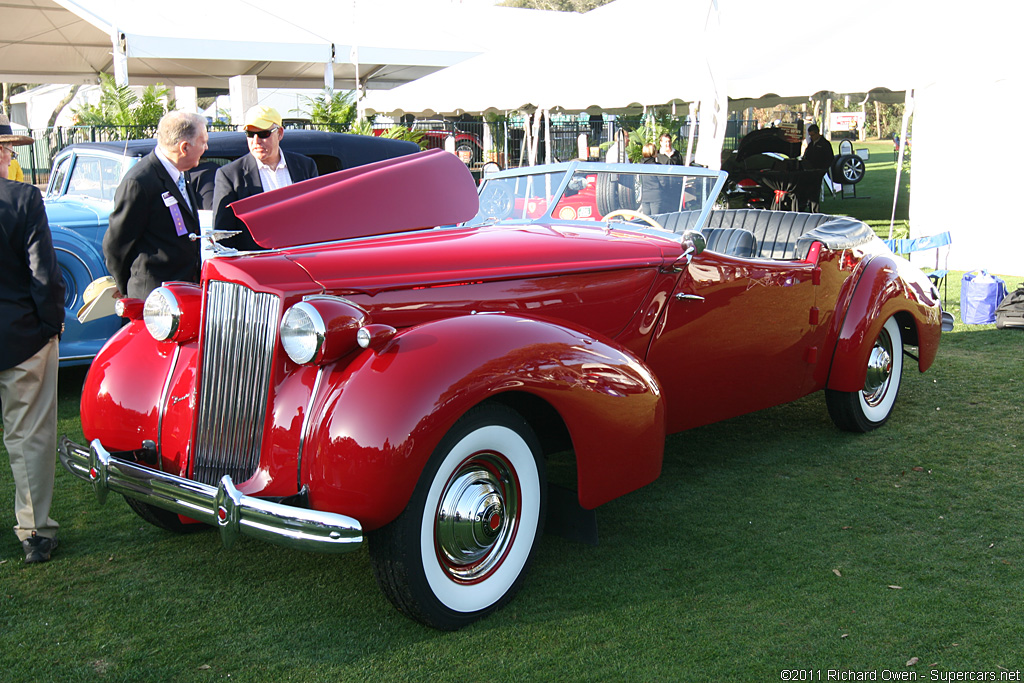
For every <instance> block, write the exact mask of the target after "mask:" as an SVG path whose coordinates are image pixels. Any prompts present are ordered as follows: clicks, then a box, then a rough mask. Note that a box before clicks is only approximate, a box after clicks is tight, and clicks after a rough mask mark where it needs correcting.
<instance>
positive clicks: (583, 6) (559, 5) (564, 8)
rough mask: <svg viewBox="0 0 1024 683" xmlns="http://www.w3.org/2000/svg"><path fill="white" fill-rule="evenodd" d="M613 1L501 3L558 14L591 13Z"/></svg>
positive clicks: (514, 0)
mask: <svg viewBox="0 0 1024 683" xmlns="http://www.w3.org/2000/svg"><path fill="white" fill-rule="evenodd" d="M611 1H612V0H504V2H499V3H498V4H499V5H502V6H503V7H519V8H521V9H544V10H554V11H556V12H579V13H581V14H582V13H583V12H589V11H590V10H592V9H594V8H595V7H601V6H602V5H607V4H608V3H609V2H611Z"/></svg>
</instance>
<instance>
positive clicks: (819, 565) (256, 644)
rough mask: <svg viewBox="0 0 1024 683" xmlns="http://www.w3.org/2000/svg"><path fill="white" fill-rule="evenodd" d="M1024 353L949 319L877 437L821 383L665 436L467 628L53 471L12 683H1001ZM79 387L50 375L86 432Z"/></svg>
mask: <svg viewBox="0 0 1024 683" xmlns="http://www.w3.org/2000/svg"><path fill="white" fill-rule="evenodd" d="M889 149H890V151H891V145H889ZM872 159H873V161H871V162H870V165H869V170H868V173H869V179H870V178H871V176H872V174H874V173H875V171H876V167H875V166H874V164H876V163H884V158H883V155H882V153H878V154H877V155H876V154H875V153H874V152H873V153H872ZM875 159H877V161H875ZM889 166H890V168H891V167H892V162H891V159H890V160H889ZM877 175H881V173H878V174H877ZM867 182H869V181H868V180H865V183H867ZM890 186H891V183H890ZM858 193H861V190H860V189H859V190H858ZM865 194H871V195H872V199H871V200H863V202H864V205H867V202H869V201H870V202H874V201H883V202H884V198H881V197H879V198H878V199H876V198H875V197H874V195H875V194H880V191H879V192H876V191H875V190H870V191H868V192H865ZM889 197H890V199H889V200H888V201H889V202H890V206H891V201H892V200H891V190H890V194H889ZM835 201H836V203H837V204H838V203H839V200H835ZM861 202H862V200H843V203H842V205H843V206H844V207H845V206H861ZM834 206H835V204H832V203H831V200H830V203H829V205H828V207H827V210H832V211H836V209H835V208H834ZM854 215H857V214H856V213H854ZM885 220H886V225H887V222H888V217H887V215H886V216H885ZM1020 280H1021V278H1016V279H1015V280H1011V282H1009V283H1008V284H1010V285H1012V286H1011V289H1012V288H1013V286H1016V284H1018V283H1019V282H1020ZM958 286H959V281H958V280H957V281H956V282H952V281H951V286H950V298H951V299H953V300H954V301H955V300H957V299H958V292H959V289H958ZM1022 360H1024V332H1021V331H1016V330H996V329H994V327H993V326H991V325H987V326H964V325H962V324H959V323H958V326H957V329H956V330H955V331H954V332H952V333H949V334H946V335H945V336H944V337H943V340H942V346H941V348H940V350H939V355H938V358H937V360H936V362H935V365H934V367H933V368H932V369H931V370H929V372H927V373H925V374H921V373H918V372H916V370H914V369H913V368H912V367H911V365H912V364H911V363H907V367H906V368H905V371H904V375H903V386H902V389H901V393H900V397H899V400H898V401H897V406H896V409H895V413H894V415H893V417H892V419H891V420H890V422H889V423H888V424H887V425H885V426H884V427H883V428H881V429H879V430H877V431H875V432H872V433H870V434H866V435H854V434H847V433H843V432H840V431H838V430H836V429H835V428H834V427H833V426H832V424H831V422H830V421H829V418H828V415H827V412H826V410H825V406H824V399H823V396H821V395H820V394H817V395H814V396H810V397H807V398H805V399H802V400H800V401H797V402H795V403H792V404H789V405H785V406H781V407H777V408H772V409H769V410H765V411H761V412H759V413H755V414H752V415H747V416H744V417H740V418H736V419H733V420H729V421H727V422H724V423H720V424H717V425H712V426H708V427H703V428H700V429H695V430H691V431H689V432H686V433H683V434H679V435H675V436H672V437H670V438H669V440H668V442H667V450H666V458H665V463H664V469H663V473H662V476H661V477H660V478H659V479H658V480H657V481H656V482H655V483H653V484H652V485H650V486H648V487H646V488H644V489H641V490H639V491H637V492H635V493H632V494H630V495H627V496H625V497H623V498H621V499H618V500H615V501H613V502H611V503H609V504H608V505H606V506H604V507H602V508H600V509H599V510H598V520H599V524H600V536H601V542H600V544H599V545H598V546H596V547H590V546H586V545H582V544H579V543H575V542H572V541H568V540H564V539H561V538H557V537H553V536H547V537H545V538H544V539H543V540H542V541H541V545H540V548H539V553H538V556H537V560H536V562H535V564H534V566H533V568H532V570H531V571H530V574H529V576H528V580H527V582H526V585H525V587H524V589H523V591H522V592H521V593H520V594H519V596H518V597H517V598H516V599H515V600H514V601H513V602H512V603H511V604H510V605H509V606H508V607H506V608H505V609H503V610H501V611H499V612H497V613H496V614H494V615H493V616H491V617H490V618H488V619H485V620H483V621H482V622H479V623H477V624H474V625H472V626H470V627H468V628H466V629H464V630H462V631H459V632H456V633H441V632H438V631H433V630H431V629H428V628H425V627H422V626H419V625H418V624H416V623H414V622H412V621H409V620H408V619H406V618H404V617H402V616H401V615H400V614H399V613H398V612H397V611H396V610H394V609H393V608H392V607H391V605H390V604H389V603H388V602H387V600H386V599H385V598H384V597H383V595H382V594H381V593H380V591H379V590H378V589H377V586H376V584H375V582H374V580H373V577H372V572H371V569H370V563H369V558H368V556H367V553H366V551H365V549H363V550H360V551H357V552H355V553H354V554H351V555H347V556H335V557H331V556H323V555H314V554H304V553H299V552H294V551H288V550H284V549H281V548H277V547H275V546H270V545H266V544H263V543H260V542H258V541H254V540H251V539H247V538H241V539H240V540H239V541H238V542H237V543H236V544H235V546H234V548H233V549H232V550H230V551H225V550H223V549H222V548H221V546H220V541H219V537H218V536H217V535H216V534H215V533H214V532H211V531H202V532H199V533H195V534H189V535H184V536H178V535H174V534H171V533H168V532H165V531H161V530H159V529H157V528H155V527H152V526H150V525H149V524H147V523H145V522H143V521H142V520H141V519H139V518H138V517H136V516H135V514H134V513H132V512H131V510H129V508H128V507H127V505H126V504H125V503H124V501H123V500H122V499H121V498H120V497H119V496H116V495H113V496H110V499H109V500H108V502H107V504H106V505H105V506H102V507H101V506H99V505H98V504H97V503H96V501H95V499H94V497H93V495H92V492H91V489H90V488H89V487H88V486H87V485H86V484H84V483H83V482H81V481H78V480H77V479H74V478H73V477H72V476H71V475H69V474H67V473H66V472H64V471H63V469H60V468H59V471H58V475H57V486H56V498H55V504H54V510H53V516H54V517H55V518H56V519H57V520H58V521H59V522H60V523H61V525H62V530H61V535H60V540H61V546H60V548H58V550H57V551H56V553H55V555H54V559H53V561H51V562H50V563H48V564H46V565H40V566H32V567H25V566H24V565H23V564H22V561H21V560H22V554H21V549H20V547H19V545H18V544H17V542H16V539H15V538H14V536H13V534H8V535H6V537H5V538H6V540H4V541H2V542H0V681H4V682H5V683H6V682H7V681H11V682H22V681H132V682H136V681H146V682H148V681H175V682H176V681H208V680H209V681H212V680H234V681H275V682H276V681H377V680H382V681H453V682H455V681H457V682H464V681H548V680H559V681H620V680H621V681H695V682H701V683H703V682H708V681H778V680H780V679H781V677H780V672H781V671H782V670H783V669H802V670H812V671H816V672H820V678H819V679H817V680H828V679H827V678H826V676H827V674H828V671H829V670H843V671H851V670H852V671H867V672H875V673H876V675H877V677H878V680H883V675H884V674H883V672H884V671H889V672H899V673H900V674H905V673H911V674H916V676H917V677H918V678H917V680H953V679H950V678H948V676H949V672H991V673H992V674H994V675H995V676H997V678H996V679H995V680H999V679H998V676H999V675H1000V673H1004V672H1005V673H1010V674H1011V675H1012V674H1013V672H1017V671H1019V670H1021V669H1024V662H1022V661H1021V660H1022V658H1024V655H1022V654H1021V653H1022V652H1024V629H1022V628H1021V613H1022V607H1024V533H1022V531H1021V521H1022V514H1021V509H1022V503H1021V500H1022V498H1024V468H1022V466H1021V461H1022V458H1024V429H1022V417H1024V415H1022V405H1024V400H1022V399H1024V374H1022V372H1021V364H1022V363H1021V362H1022ZM82 378H83V372H82V371H81V370H66V371H62V372H61V376H60V381H61V391H60V431H61V432H62V433H67V434H68V435H70V436H71V437H72V438H75V439H82V435H81V428H80V423H79V419H78V399H79V392H80V389H81V382H82ZM0 451H2V448H0ZM624 457H628V454H624ZM0 458H3V459H4V460H6V452H5V451H4V452H3V453H2V455H0ZM0 472H2V473H3V474H0V518H2V519H4V520H6V522H5V523H6V524H7V525H12V524H13V514H12V507H13V506H12V504H11V501H12V499H13V495H14V491H13V483H12V482H11V478H10V475H9V474H8V472H9V469H7V467H6V465H5V466H4V467H2V468H0ZM910 662H913V663H912V664H910ZM933 672H934V675H935V676H939V675H943V676H947V677H946V678H938V677H936V678H932V673H933ZM833 680H837V679H833ZM890 680H893V679H891V678H890ZM1007 680H1019V678H1018V679H1012V678H1009V679H1007Z"/></svg>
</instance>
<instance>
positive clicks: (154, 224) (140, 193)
mask: <svg viewBox="0 0 1024 683" xmlns="http://www.w3.org/2000/svg"><path fill="white" fill-rule="evenodd" d="M185 189H186V191H188V192H189V200H190V202H191V206H192V208H191V209H190V208H189V206H188V205H186V204H185V201H184V197H182V196H181V193H180V192H179V191H178V186H177V185H176V184H175V183H174V182H173V181H172V180H171V176H170V174H169V173H168V172H167V169H166V168H164V166H163V164H162V163H161V162H160V159H159V157H157V155H156V152H155V151H154V152H150V153H149V154H148V155H146V156H145V157H143V159H142V160H141V161H139V163H137V164H135V165H134V166H132V168H131V169H130V170H129V171H128V173H126V174H125V176H124V178H123V179H122V180H121V184H120V185H118V186H117V192H116V193H114V210H113V212H111V214H110V227H109V228H107V233H106V234H105V235H104V236H103V256H104V258H105V259H106V262H107V270H109V271H110V274H111V275H113V276H114V281H115V282H116V283H117V289H118V290H119V291H120V292H121V293H122V294H124V295H125V296H130V297H136V298H139V299H145V298H146V297H147V296H148V295H149V293H150V292H152V291H153V290H154V289H156V288H157V287H159V286H160V285H161V284H163V283H164V282H171V281H174V280H183V281H186V282H199V242H198V241H193V240H192V239H190V238H189V236H188V234H185V235H178V233H177V230H176V229H175V227H174V219H173V217H172V213H171V209H170V208H169V207H168V206H167V205H166V203H165V202H164V199H163V194H164V193H165V192H166V193H169V195H170V196H171V197H173V198H174V199H175V200H177V206H178V209H179V210H180V211H181V217H182V221H183V223H184V225H185V229H186V232H187V233H193V234H196V235H198V234H199V214H198V213H197V212H196V210H197V208H198V200H197V199H196V198H195V196H193V194H192V191H191V189H190V188H189V185H188V183H186V184H185Z"/></svg>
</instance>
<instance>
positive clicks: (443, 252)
mask: <svg viewBox="0 0 1024 683" xmlns="http://www.w3.org/2000/svg"><path fill="white" fill-rule="evenodd" d="M680 253H681V248H680V246H679V245H678V244H677V243H675V242H673V241H671V240H668V239H662V238H658V237H649V236H645V235H638V234H631V233H625V232H618V231H610V230H607V229H605V228H603V227H602V226H601V225H600V224H595V225H593V226H592V227H590V226H588V227H583V226H578V227H571V228H569V227H566V226H565V225H558V226H544V225H537V224H533V225H520V226H492V227H483V228H449V229H440V230H429V231H423V232H416V233H408V234H405V235H391V236H387V237H381V238H377V239H372V240H365V241H359V242H350V243H347V244H332V245H330V247H328V248H324V247H306V248H302V249H296V250H292V251H288V252H285V253H284V255H285V256H286V257H287V258H290V259H291V260H293V261H294V262H296V263H297V264H298V265H299V266H301V267H302V268H304V269H305V270H306V271H307V272H308V273H309V275H310V277H312V278H313V279H314V280H316V281H317V282H318V283H320V284H321V285H323V286H324V287H325V288H326V289H327V290H331V291H339V290H344V291H349V292H363V293H367V294H371V295H372V294H374V293H376V292H380V291H384V290H389V289H399V288H408V287H419V286H437V285H443V284H449V283H450V284H454V283H466V282H476V281H488V280H489V281H494V280H510V279H519V278H530V277H542V276H547V275H559V274H570V273H583V272H594V271H609V270H622V269H636V268H651V267H658V266H661V265H663V264H664V263H666V262H667V261H672V260H674V259H675V258H677V257H678V256H679V254H680Z"/></svg>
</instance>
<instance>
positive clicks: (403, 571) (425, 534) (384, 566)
mask: <svg viewBox="0 0 1024 683" xmlns="http://www.w3.org/2000/svg"><path fill="white" fill-rule="evenodd" d="M546 494H547V481H546V477H545V472H544V464H543V460H542V457H541V453H540V448H539V445H538V442H537V438H536V436H535V435H534V434H533V431H532V430H531V429H530V426H529V425H528V424H527V423H526V421H525V420H523V419H522V417H520V416H519V415H518V414H517V413H515V412H514V411H512V410H510V409H508V408H505V407H504V406H500V405H484V406H480V407H478V408H475V409H473V410H472V411H470V412H469V413H467V414H466V415H465V416H464V417H463V418H462V419H461V420H460V421H459V422H458V423H456V424H455V426H454V427H452V429H451V430H450V431H449V432H448V434H446V435H445V437H444V438H443V439H442V440H441V443H440V444H438V446H437V449H436V450H435V451H434V453H433V455H431V457H430V460H429V461H428V462H427V466H426V467H425V468H424V471H423V474H422V475H421V476H420V480H419V483H418V484H417V485H416V489H415V491H414V492H413V495H412V498H411V499H410V501H409V505H408V506H407V507H406V509H405V511H404V512H402V514H401V515H399V517H398V518H397V519H396V520H395V521H393V522H392V523H391V524H389V525H387V526H386V527H384V528H382V529H379V530H377V531H375V532H373V533H371V534H370V537H369V541H370V544H369V546H370V558H371V560H372V562H373V568H374V574H375V575H376V577H377V582H378V583H379V584H380V587H381V589H382V590H383V591H384V594H385V595H387V597H388V599H389V600H390V601H391V602H392V604H394V605H395V606H396V607H397V608H398V609H399V610H400V611H402V612H403V613H405V614H406V615H408V616H409V617H412V618H413V619H416V620H417V621H420V622H423V623H425V624H427V625H429V626H433V627H435V628H439V629H444V630H455V629H458V628H462V627H463V626H466V625H467V624H470V623H472V622H474V621H476V620H477V619H480V618H481V617H483V616H486V615H487V614H490V613H491V612H493V611H494V610H496V609H498V608H499V607H501V606H502V605H504V604H505V603H506V602H508V601H509V600H510V599H511V598H512V596H513V595H514V594H515V593H516V591H517V590H518V589H519V587H520V585H521V583H522V581H523V576H524V574H525V572H526V568H527V567H528V566H529V563H530V560H531V559H532V557H533V553H534V549H535V548H536V545H537V542H538V541H539V540H540V537H541V534H542V533H543V524H544V522H543V520H544V506H545V501H546Z"/></svg>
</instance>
